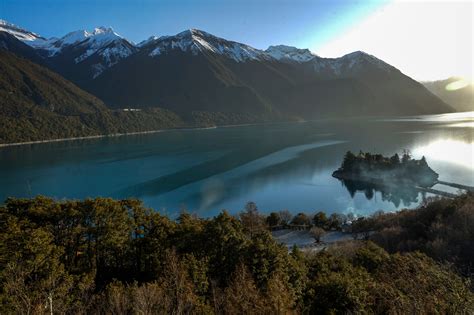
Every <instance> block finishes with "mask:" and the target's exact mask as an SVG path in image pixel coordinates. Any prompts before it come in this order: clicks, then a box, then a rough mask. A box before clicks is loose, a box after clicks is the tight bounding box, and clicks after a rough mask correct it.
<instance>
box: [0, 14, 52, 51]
mask: <svg viewBox="0 0 474 315" xmlns="http://www.w3.org/2000/svg"><path fill="white" fill-rule="evenodd" d="M0 31H3V32H7V33H10V34H11V35H13V36H15V37H16V38H17V39H19V40H21V41H22V42H24V43H25V44H28V45H30V46H32V47H33V48H41V49H42V48H43V47H49V46H50V45H51V44H52V42H54V40H56V38H52V39H46V38H44V37H42V36H40V35H38V34H36V33H33V32H30V31H28V30H25V29H23V28H21V27H19V26H17V25H15V24H12V23H9V22H7V21H5V20H0Z"/></svg>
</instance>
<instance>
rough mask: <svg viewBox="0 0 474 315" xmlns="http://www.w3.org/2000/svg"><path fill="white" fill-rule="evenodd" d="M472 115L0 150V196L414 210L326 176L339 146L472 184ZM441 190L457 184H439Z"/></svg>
mask: <svg viewBox="0 0 474 315" xmlns="http://www.w3.org/2000/svg"><path fill="white" fill-rule="evenodd" d="M473 135H474V118H473V113H463V114H449V115H437V116H423V117H404V118H387V119H351V120H345V121H341V120H325V121H314V122H306V123H288V124H272V125H260V126H241V127H226V128H216V129H208V130H187V131H184V130H183V131H169V132H163V133H157V134H148V135H135V136H124V137H114V138H103V139H91V140H79V141H70V142H58V143H47V144H37V145H25V146H18V147H7V148H0V175H1V176H0V199H2V200H5V199H6V198H7V197H9V196H15V197H32V196H35V195H38V194H42V195H47V196H52V197H55V198H58V199H62V198H85V197H96V196H107V197H109V196H110V197H114V198H126V197H137V198H140V199H142V200H143V201H144V202H145V204H146V205H147V206H150V207H152V208H155V209H157V210H159V211H161V212H163V213H166V214H168V215H170V216H175V215H176V214H177V213H178V212H179V211H180V210H181V209H188V210H189V211H191V212H196V213H198V214H199V215H201V216H212V215H215V214H217V213H218V212H219V211H220V210H221V209H228V210H229V211H230V212H231V213H236V212H238V211H240V210H241V209H242V208H243V206H244V205H245V203H246V202H248V201H254V202H256V203H257V205H258V207H259V208H260V210H261V211H262V212H270V211H273V210H281V209H289V210H290V211H292V212H299V211H304V212H313V211H315V210H325V211H327V212H340V213H349V212H352V213H354V214H356V215H365V214H369V213H371V212H374V211H376V210H379V209H383V210H386V211H394V210H398V209H401V208H404V207H414V206H416V205H418V204H419V203H420V202H422V200H423V199H424V198H425V197H426V196H427V195H426V196H425V195H422V194H419V193H417V192H409V193H406V192H403V193H402V192H396V191H382V192H381V191H377V190H372V189H364V188H361V187H352V186H350V187H349V188H347V187H346V186H345V185H343V184H342V183H341V182H340V181H338V180H337V179H335V178H332V177H331V173H332V172H333V171H334V170H335V169H336V168H337V167H338V166H339V165H340V163H341V160H342V157H343V155H344V153H345V152H346V151H347V150H352V151H355V152H358V151H359V150H363V151H370V152H380V153H383V154H389V155H392V154H394V153H395V152H398V153H401V152H402V150H403V149H408V150H410V151H411V152H412V154H413V155H414V156H415V157H417V158H419V157H421V156H422V155H425V156H426V159H427V161H428V163H429V165H430V166H431V167H432V168H433V169H434V170H435V171H436V172H438V173H439V174H440V179H441V180H445V181H452V182H457V183H461V184H466V185H474V162H473V154H474V153H473V150H474V143H473ZM437 186H439V187H435V188H439V189H443V190H445V191H451V192H452V191H454V192H456V190H455V189H452V188H449V187H445V186H440V185H437Z"/></svg>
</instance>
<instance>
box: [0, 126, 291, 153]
mask: <svg viewBox="0 0 474 315" xmlns="http://www.w3.org/2000/svg"><path fill="white" fill-rule="evenodd" d="M293 122H294V121H287V122H261V123H247V124H231V125H217V126H210V127H183V128H169V129H158V130H149V131H135V132H124V133H111V134H102V135H95V136H83V137H71V138H58V139H48V140H35V141H25V142H13V143H0V148H4V147H13V146H21V145H28V144H41V143H50V142H65V141H74V140H88V139H99V138H109V137H111V138H112V137H122V136H133V135H143V134H153V133H160V132H168V131H186V130H206V129H217V128H231V127H245V126H258V125H270V124H284V123H293Z"/></svg>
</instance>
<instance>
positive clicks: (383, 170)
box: [332, 151, 439, 188]
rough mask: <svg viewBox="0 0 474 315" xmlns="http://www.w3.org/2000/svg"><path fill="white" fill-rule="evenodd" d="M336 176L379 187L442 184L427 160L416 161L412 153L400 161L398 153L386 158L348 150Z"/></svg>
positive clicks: (406, 152)
mask: <svg viewBox="0 0 474 315" xmlns="http://www.w3.org/2000/svg"><path fill="white" fill-rule="evenodd" d="M332 176H333V177H335V178H337V179H340V180H350V181H360V182H368V183H373V184H378V185H388V186H393V185H409V186H418V187H425V188H426V187H432V186H433V185H435V184H436V183H437V182H438V176H439V175H438V173H436V172H435V171H433V170H432V169H431V168H430V167H429V166H428V163H427V162H426V159H425V157H424V156H423V157H422V158H421V159H419V160H416V159H413V158H412V157H411V156H410V154H409V152H408V151H405V152H404V153H403V154H402V157H401V158H400V157H399V155H398V154H394V155H393V156H391V157H385V156H383V155H382V154H371V153H368V152H366V153H364V152H362V151H361V152H359V154H357V155H355V154H354V153H352V152H351V151H348V152H347V153H346V155H345V156H344V160H343V162H342V165H341V167H340V168H339V169H338V170H336V171H335V172H334V173H333V174H332Z"/></svg>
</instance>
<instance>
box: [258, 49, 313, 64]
mask: <svg viewBox="0 0 474 315" xmlns="http://www.w3.org/2000/svg"><path fill="white" fill-rule="evenodd" d="M265 52H266V53H267V54H269V55H270V56H272V57H273V58H275V59H276V60H284V61H296V62H307V61H310V60H312V59H314V58H315V57H316V55H315V54H313V53H312V52H311V51H310V50H309V49H301V48H296V47H292V46H286V45H277V46H270V47H268V49H267V50H265Z"/></svg>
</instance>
